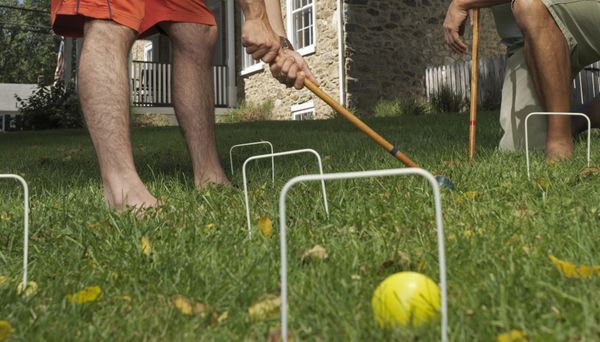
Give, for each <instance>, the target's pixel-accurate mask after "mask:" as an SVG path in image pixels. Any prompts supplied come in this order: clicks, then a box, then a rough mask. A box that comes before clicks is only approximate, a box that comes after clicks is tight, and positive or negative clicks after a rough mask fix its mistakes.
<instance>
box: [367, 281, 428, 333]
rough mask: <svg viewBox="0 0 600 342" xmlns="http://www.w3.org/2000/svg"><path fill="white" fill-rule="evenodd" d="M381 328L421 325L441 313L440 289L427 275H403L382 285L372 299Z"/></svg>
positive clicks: (383, 282) (376, 318)
mask: <svg viewBox="0 0 600 342" xmlns="http://www.w3.org/2000/svg"><path fill="white" fill-rule="evenodd" d="M371 305H372V306H373V314H374V315H375V320H376V321H377V324H379V326H380V327H397V326H402V327H406V326H418V325H421V324H423V323H426V322H428V321H430V320H432V319H434V318H435V317H436V316H437V314H438V312H439V310H440V288H439V287H438V286H437V284H436V283H435V282H434V281H433V280H431V279H430V278H428V277H427V276H425V275H422V274H420V273H416V272H400V273H396V274H394V275H391V276H389V277H387V278H386V279H385V280H384V281H382V282H381V284H379V286H378V287H377V289H375V292H374V293H373V299H372V300H371Z"/></svg>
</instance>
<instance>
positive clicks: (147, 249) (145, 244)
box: [140, 236, 152, 256]
mask: <svg viewBox="0 0 600 342" xmlns="http://www.w3.org/2000/svg"><path fill="white" fill-rule="evenodd" d="M140 245H141V247H142V253H144V254H145V255H147V256H150V255H151V254H152V245H151V244H150V240H149V239H148V237H146V236H142V238H141V239H140Z"/></svg>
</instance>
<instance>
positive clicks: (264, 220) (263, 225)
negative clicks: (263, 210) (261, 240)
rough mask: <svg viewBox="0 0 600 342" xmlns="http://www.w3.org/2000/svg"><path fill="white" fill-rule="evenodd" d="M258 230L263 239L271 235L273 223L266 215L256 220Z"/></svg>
mask: <svg viewBox="0 0 600 342" xmlns="http://www.w3.org/2000/svg"><path fill="white" fill-rule="evenodd" d="M258 229H260V233H261V234H262V235H263V236H264V237H268V238H270V237H271V235H273V222H272V221H271V219H270V218H269V217H268V216H267V215H265V216H263V217H261V218H260V219H259V220H258Z"/></svg>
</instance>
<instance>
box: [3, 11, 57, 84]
mask: <svg viewBox="0 0 600 342" xmlns="http://www.w3.org/2000/svg"><path fill="white" fill-rule="evenodd" d="M13 7H18V8H24V9H38V10H40V11H28V10H23V9H15V8H13ZM49 9H50V0H25V1H19V0H0V51H1V53H0V83H38V80H39V77H40V76H42V78H43V82H44V83H45V84H50V83H52V81H53V78H54V70H55V68H56V56H57V52H58V46H59V44H60V37H58V36H56V35H54V34H53V33H52V31H51V30H50V14H49Z"/></svg>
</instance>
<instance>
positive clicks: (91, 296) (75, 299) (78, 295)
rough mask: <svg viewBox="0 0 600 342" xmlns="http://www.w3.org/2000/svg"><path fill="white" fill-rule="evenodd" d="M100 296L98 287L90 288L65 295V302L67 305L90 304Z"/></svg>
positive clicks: (100, 292)
mask: <svg viewBox="0 0 600 342" xmlns="http://www.w3.org/2000/svg"><path fill="white" fill-rule="evenodd" d="M100 294H102V289H101V288H100V286H90V287H86V288H85V289H83V290H81V291H79V292H75V293H73V294H70V295H67V302H69V304H85V303H91V302H94V301H96V299H98V297H100Z"/></svg>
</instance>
